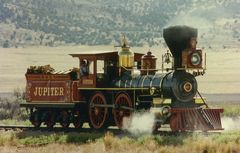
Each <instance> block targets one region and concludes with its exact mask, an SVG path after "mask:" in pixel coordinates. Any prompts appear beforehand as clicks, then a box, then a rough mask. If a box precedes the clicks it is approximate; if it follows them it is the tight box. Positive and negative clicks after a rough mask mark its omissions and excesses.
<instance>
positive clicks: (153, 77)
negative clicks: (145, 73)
mask: <svg viewBox="0 0 240 153" xmlns="http://www.w3.org/2000/svg"><path fill="white" fill-rule="evenodd" d="M155 76H156V74H154V76H153V78H152V80H151V83H150V88H151V87H152V84H153V80H154V79H155Z"/></svg>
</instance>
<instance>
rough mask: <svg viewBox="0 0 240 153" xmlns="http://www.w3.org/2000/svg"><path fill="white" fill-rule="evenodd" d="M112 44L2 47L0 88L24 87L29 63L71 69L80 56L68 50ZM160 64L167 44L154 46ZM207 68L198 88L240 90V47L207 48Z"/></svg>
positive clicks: (78, 50) (214, 92)
mask: <svg viewBox="0 0 240 153" xmlns="http://www.w3.org/2000/svg"><path fill="white" fill-rule="evenodd" d="M116 49H117V48H114V47H113V46H92V47H89V46H74V47H69V46H65V47H52V48H47V47H28V48H8V49H5V48H0V74H1V75H0V92H12V91H13V89H14V88H24V87H25V76H24V74H25V72H26V70H27V68H28V67H29V66H30V65H46V64H51V66H52V67H53V68H55V69H56V70H68V69H70V68H72V67H79V63H78V59H76V58H75V59H74V58H72V57H71V56H69V55H68V54H70V53H79V52H86V51H96V50H98V51H99V50H104V51H112V50H116ZM148 50H149V48H147V47H141V48H134V47H133V48H132V51H134V52H141V53H145V52H147V51H148ZM151 51H152V52H153V54H155V55H156V57H157V58H158V59H159V60H158V63H159V64H158V65H159V66H158V67H160V59H161V54H162V53H164V52H165V51H166V48H158V47H154V48H151ZM205 52H206V53H207V71H206V74H205V75H204V76H203V77H202V76H200V77H198V78H197V80H198V85H199V91H200V92H203V93H208V94H209V93H211V94H216V93H224V94H229V93H237V94H240V88H239V86H240V81H239V76H240V71H239V68H240V60H239V59H240V51H238V49H225V50H224V51H223V50H218V49H212V50H206V51H205Z"/></svg>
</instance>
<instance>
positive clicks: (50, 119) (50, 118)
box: [45, 111, 55, 128]
mask: <svg viewBox="0 0 240 153" xmlns="http://www.w3.org/2000/svg"><path fill="white" fill-rule="evenodd" d="M45 124H46V126H47V127H48V128H53V126H54V125H55V113H54V112H52V111H48V112H46V119H45Z"/></svg>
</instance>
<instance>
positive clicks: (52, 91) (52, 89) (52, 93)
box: [51, 88, 54, 96]
mask: <svg viewBox="0 0 240 153" xmlns="http://www.w3.org/2000/svg"><path fill="white" fill-rule="evenodd" d="M51 96H54V88H51Z"/></svg>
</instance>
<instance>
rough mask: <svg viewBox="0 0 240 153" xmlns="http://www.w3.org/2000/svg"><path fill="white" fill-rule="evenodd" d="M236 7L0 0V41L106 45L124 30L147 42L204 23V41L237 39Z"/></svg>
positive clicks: (174, 0) (190, 1)
mask: <svg viewBox="0 0 240 153" xmlns="http://www.w3.org/2000/svg"><path fill="white" fill-rule="evenodd" d="M239 7H240V3H239V1H237V0H236V1H234V0H232V1H223V0H216V1H208V0H201V1H196V0H180V1H179V0H171V1H170V0H169V1H163V0H162V1H159V0H139V1H131V0H121V1H119V0H81V1H80V0H21V1H19V0H0V46H4V47H11V46H15V47H17V46H25V45H46V46H58V45H65V44H71V45H78V44H84V45H109V44H117V43H118V41H119V37H120V36H121V34H123V33H124V34H126V35H127V36H128V38H129V40H130V43H131V45H132V46H142V45H145V44H147V45H150V46H152V45H159V44H162V42H163V41H162V38H161V36H162V29H163V27H165V26H168V25H175V24H187V25H193V26H195V27H198V28H203V30H201V31H202V33H201V35H200V36H201V37H202V38H205V42H204V44H207V45H208V46H209V45H210V44H208V43H209V40H211V42H214V41H216V42H219V39H220V41H222V39H226V35H228V36H229V37H230V39H229V38H228V39H227V41H230V42H233V43H236V42H237V43H239V41H240V29H239V28H238V27H239V25H240V20H239V18H240V11H239ZM222 35H224V37H221V36H222ZM228 44H229V43H227V44H226V45H224V46H223V47H227V46H228Z"/></svg>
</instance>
